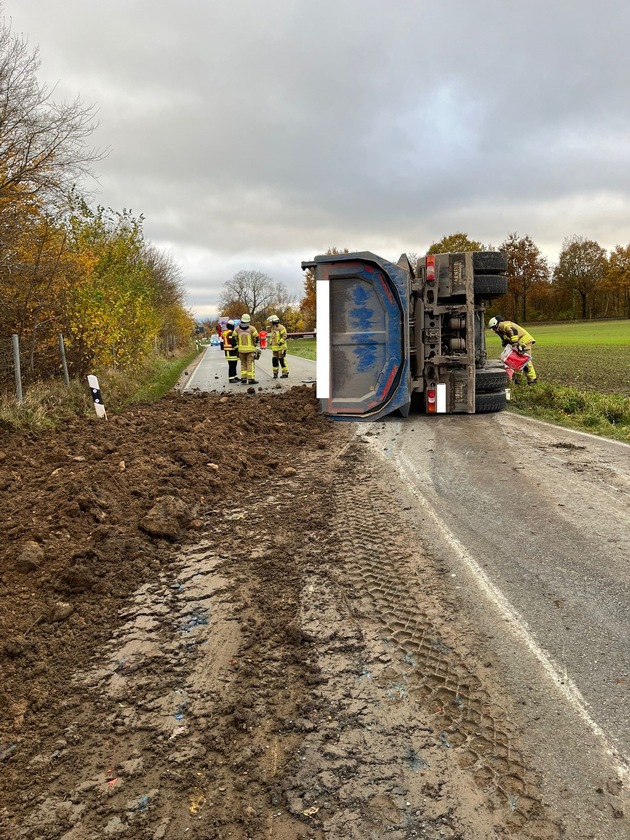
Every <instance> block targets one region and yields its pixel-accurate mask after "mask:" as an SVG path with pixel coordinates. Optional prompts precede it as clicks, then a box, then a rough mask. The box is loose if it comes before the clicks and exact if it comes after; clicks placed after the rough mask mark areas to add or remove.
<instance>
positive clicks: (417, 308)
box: [302, 251, 507, 420]
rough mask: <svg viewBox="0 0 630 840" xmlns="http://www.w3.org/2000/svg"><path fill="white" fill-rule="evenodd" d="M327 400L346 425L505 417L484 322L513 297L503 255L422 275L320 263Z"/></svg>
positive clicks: (449, 263) (339, 261)
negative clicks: (389, 419) (420, 414)
mask: <svg viewBox="0 0 630 840" xmlns="http://www.w3.org/2000/svg"><path fill="white" fill-rule="evenodd" d="M302 268H303V269H305V270H306V269H310V270H312V271H314V274H315V281H316V292H317V397H318V399H319V400H320V404H321V408H322V411H323V412H324V414H326V415H328V416H330V417H332V418H336V419H348V420H377V419H378V418H379V417H383V416H385V415H386V414H391V413H393V412H399V413H400V414H402V415H403V416H405V417H406V416H407V415H408V414H409V411H410V410H411V409H412V408H413V409H414V410H416V409H417V410H420V411H425V412H426V413H428V414H451V413H455V412H462V413H468V414H474V413H479V412H489V411H500V410H501V409H503V408H504V407H505V401H506V385H507V377H506V373H505V369H504V367H503V365H502V364H501V363H500V362H489V361H488V356H487V352H486V334H485V318H484V314H485V311H486V308H487V305H488V303H489V302H490V301H491V300H493V299H494V298H496V297H498V296H499V295H503V294H505V293H506V292H507V278H506V276H505V271H506V259H505V256H504V255H503V254H501V253H498V252H494V251H471V252H468V253H462V254H434V255H433V254H429V255H427V256H426V257H423V258H422V259H420V260H418V263H417V265H414V266H412V265H411V263H410V262H409V260H408V258H407V256H406V255H404V254H403V255H402V256H401V257H400V259H399V260H398V262H397V263H396V264H394V263H391V262H389V261H387V260H384V259H382V258H381V257H378V256H376V254H372V253H370V252H369V251H362V252H360V253H352V254H339V255H334V256H328V255H326V256H317V257H315V259H313V260H311V261H305V262H303V263H302Z"/></svg>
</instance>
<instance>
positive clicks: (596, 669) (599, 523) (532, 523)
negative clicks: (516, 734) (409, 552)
mask: <svg viewBox="0 0 630 840" xmlns="http://www.w3.org/2000/svg"><path fill="white" fill-rule="evenodd" d="M368 430H369V432H370V433H369V437H368V439H369V442H370V444H371V446H372V448H373V450H374V451H375V453H378V454H379V455H380V456H382V457H384V458H386V459H388V460H389V461H391V462H393V463H394V465H395V466H396V469H397V471H398V474H399V476H400V479H401V486H403V487H404V489H405V492H406V493H407V494H408V495H409V496H410V498H411V499H412V507H411V510H410V515H412V516H414V517H416V521H417V523H418V534H419V539H420V540H422V542H423V543H424V544H425V545H429V546H430V550H431V552H432V554H433V556H434V557H436V558H439V562H440V563H441V564H442V568H443V571H444V575H445V578H446V579H447V580H449V581H450V589H451V592H452V595H453V597H454V599H456V600H457V601H458V602H459V603H460V605H461V606H462V607H463V608H464V610H465V611H466V613H467V614H468V615H469V616H470V619H471V626H473V627H474V629H475V631H476V632H478V633H479V634H480V635H481V637H483V638H484V639H485V644H487V646H488V650H489V651H490V652H491V653H492V655H493V656H494V657H495V658H496V666H497V667H498V668H500V669H501V672H502V675H503V678H504V680H505V682H506V684H507V685H508V687H509V690H510V693H511V695H512V696H513V697H514V698H515V699H516V702H517V703H518V704H520V706H521V708H522V710H523V713H524V720H525V727H526V729H527V730H528V735H529V740H530V746H531V748H532V750H533V751H534V752H535V753H537V755H538V758H539V763H540V764H541V766H544V767H545V771H546V772H547V773H548V774H549V775H550V776H554V777H555V785H554V787H555V788H556V789H564V790H565V791H566V795H567V796H572V797H574V798H575V799H576V802H575V805H576V807H577V808H579V807H580V801H584V797H588V796H593V797H594V799H595V800H597V796H598V795H599V794H597V793H596V791H597V790H598V789H602V788H603V789H604V790H606V787H607V786H608V788H609V789H610V788H614V789H615V790H617V788H618V787H619V782H620V781H623V782H624V783H625V784H624V789H625V792H626V793H625V795H626V797H627V785H628V782H629V781H630V778H629V768H630V706H629V702H628V701H629V699H630V562H629V552H628V549H629V546H630V446H629V445H626V444H620V443H615V442H612V441H607V440H604V439H602V438H596V437H594V436H591V435H586V434H580V433H578V432H572V431H569V430H566V429H561V428H559V427H556V426H551V425H549V424H545V423H540V422H537V421H534V420H529V419H527V418H523V417H518V416H516V415H514V414H511V413H508V412H501V413H499V414H492V415H476V416H459V415H457V416H442V417H436V418H429V417H426V416H417V417H410V418H407V419H406V420H400V419H399V420H396V419H387V420H385V421H384V422H379V423H376V424H362V425H361V426H360V427H359V433H360V434H366V433H367V431H368ZM594 792H595V793H594ZM622 794H623V791H622ZM595 805H596V803H595ZM627 813H628V810H627V808H626V814H627ZM624 823H625V820H624ZM589 836H590V835H589ZM592 836H593V837H600V836H601V837H606V838H608V837H609V836H610V837H612V836H613V835H612V834H609V833H606V834H598V833H594V834H593V835H592Z"/></svg>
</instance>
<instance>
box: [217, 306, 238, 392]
mask: <svg viewBox="0 0 630 840" xmlns="http://www.w3.org/2000/svg"><path fill="white" fill-rule="evenodd" d="M221 338H222V339H223V352H224V353H225V358H226V359H227V363H228V382H238V381H239V378H238V376H237V375H236V363H237V362H238V348H237V341H236V335H235V334H234V321H228V322H227V324H226V325H225V328H224V329H223V332H222V333H221Z"/></svg>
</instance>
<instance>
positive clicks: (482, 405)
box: [475, 389, 507, 414]
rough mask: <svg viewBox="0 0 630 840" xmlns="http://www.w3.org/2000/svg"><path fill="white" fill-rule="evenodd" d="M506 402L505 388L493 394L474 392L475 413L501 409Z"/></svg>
mask: <svg viewBox="0 0 630 840" xmlns="http://www.w3.org/2000/svg"><path fill="white" fill-rule="evenodd" d="M506 402H507V399H506V396H505V389H504V390H503V391H497V392H496V393H493V394H475V413H476V414H482V413H484V412H489V411H503V409H504V408H505V405H506Z"/></svg>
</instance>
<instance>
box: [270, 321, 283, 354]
mask: <svg viewBox="0 0 630 840" xmlns="http://www.w3.org/2000/svg"><path fill="white" fill-rule="evenodd" d="M269 341H270V343H271V349H272V350H286V346H287V328H286V327H284V326H282V324H273V325H272V327H271V330H270V332H269Z"/></svg>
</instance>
